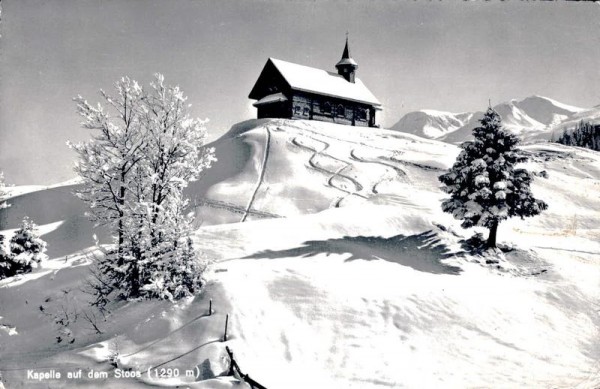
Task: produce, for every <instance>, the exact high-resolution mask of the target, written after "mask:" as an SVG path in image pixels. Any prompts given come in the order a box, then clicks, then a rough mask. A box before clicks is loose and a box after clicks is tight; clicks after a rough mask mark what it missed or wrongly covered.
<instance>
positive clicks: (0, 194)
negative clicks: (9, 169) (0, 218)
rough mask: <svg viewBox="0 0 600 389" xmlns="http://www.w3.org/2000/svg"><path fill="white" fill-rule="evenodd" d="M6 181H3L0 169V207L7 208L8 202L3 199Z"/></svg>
mask: <svg viewBox="0 0 600 389" xmlns="http://www.w3.org/2000/svg"><path fill="white" fill-rule="evenodd" d="M5 188H6V182H5V181H4V172H2V171H0V209H2V208H8V207H9V204H8V203H7V202H6V201H4V199H5V198H6V189H5Z"/></svg>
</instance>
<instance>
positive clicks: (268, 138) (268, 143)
mask: <svg viewBox="0 0 600 389" xmlns="http://www.w3.org/2000/svg"><path fill="white" fill-rule="evenodd" d="M264 129H265V131H266V137H265V153H264V155H263V160H262V165H261V167H260V174H259V175H258V181H257V182H256V188H254V192H253V193H252V196H251V197H250V200H249V201H248V206H247V207H246V212H245V213H244V216H243V217H242V220H240V222H241V223H243V222H245V221H246V218H247V217H248V215H249V214H250V209H251V208H252V203H253V202H254V200H255V199H256V194H257V193H258V189H259V188H260V185H261V184H262V182H263V180H264V178H265V171H266V170H267V161H268V160H269V147H270V146H271V131H270V130H269V127H268V126H265V127H264Z"/></svg>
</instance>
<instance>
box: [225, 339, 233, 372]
mask: <svg viewBox="0 0 600 389" xmlns="http://www.w3.org/2000/svg"><path fill="white" fill-rule="evenodd" d="M225 349H226V350H227V354H229V374H228V375H230V376H233V373H234V372H233V370H234V367H235V361H234V360H233V351H231V350H230V349H229V347H227V346H225Z"/></svg>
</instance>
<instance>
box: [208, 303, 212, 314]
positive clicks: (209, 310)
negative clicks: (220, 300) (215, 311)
mask: <svg viewBox="0 0 600 389" xmlns="http://www.w3.org/2000/svg"><path fill="white" fill-rule="evenodd" d="M211 315H212V299H210V301H209V303H208V316H211Z"/></svg>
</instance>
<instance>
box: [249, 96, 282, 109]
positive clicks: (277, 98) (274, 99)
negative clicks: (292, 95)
mask: <svg viewBox="0 0 600 389" xmlns="http://www.w3.org/2000/svg"><path fill="white" fill-rule="evenodd" d="M282 101H287V97H285V95H284V94H283V93H281V92H279V93H273V94H272V95H268V96H265V97H263V98H262V99H260V100H258V101H257V102H256V103H254V104H252V105H253V106H255V107H258V106H259V105H265V104H271V103H279V102H282Z"/></svg>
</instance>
